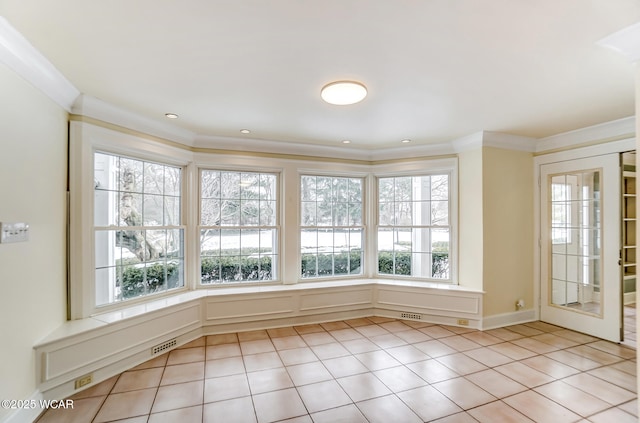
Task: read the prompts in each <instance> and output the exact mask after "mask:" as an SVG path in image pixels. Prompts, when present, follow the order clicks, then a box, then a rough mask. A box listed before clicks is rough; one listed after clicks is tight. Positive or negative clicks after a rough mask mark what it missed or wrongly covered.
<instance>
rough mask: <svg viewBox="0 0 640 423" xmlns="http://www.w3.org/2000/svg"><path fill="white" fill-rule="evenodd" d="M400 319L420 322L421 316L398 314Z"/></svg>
mask: <svg viewBox="0 0 640 423" xmlns="http://www.w3.org/2000/svg"><path fill="white" fill-rule="evenodd" d="M400 318H401V319H412V320H422V315H421V314H416V313H400Z"/></svg>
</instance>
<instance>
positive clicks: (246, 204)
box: [240, 200, 260, 226]
mask: <svg viewBox="0 0 640 423" xmlns="http://www.w3.org/2000/svg"><path fill="white" fill-rule="evenodd" d="M240 204H241V211H240V224H241V225H242V226H258V225H259V224H260V206H259V203H258V201H257V200H243V201H242V202H241V203H240Z"/></svg>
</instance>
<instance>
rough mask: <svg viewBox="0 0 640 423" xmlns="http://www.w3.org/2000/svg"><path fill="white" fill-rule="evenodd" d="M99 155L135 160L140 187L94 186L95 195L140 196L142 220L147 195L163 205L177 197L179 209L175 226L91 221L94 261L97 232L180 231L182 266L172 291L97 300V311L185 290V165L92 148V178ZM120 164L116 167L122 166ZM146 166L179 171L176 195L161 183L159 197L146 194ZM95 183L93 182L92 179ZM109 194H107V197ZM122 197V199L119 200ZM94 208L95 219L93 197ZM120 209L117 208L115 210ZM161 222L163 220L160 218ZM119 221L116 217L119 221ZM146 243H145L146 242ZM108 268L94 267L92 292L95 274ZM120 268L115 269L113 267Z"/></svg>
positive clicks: (147, 263)
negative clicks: (161, 188) (176, 285)
mask: <svg viewBox="0 0 640 423" xmlns="http://www.w3.org/2000/svg"><path fill="white" fill-rule="evenodd" d="M98 155H102V156H109V157H112V158H116V159H118V160H119V161H121V160H123V159H124V160H130V161H136V162H139V163H140V164H141V166H142V169H143V170H142V172H143V173H142V178H143V180H142V182H141V184H140V186H141V189H142V191H140V192H138V191H127V190H124V189H121V188H120V187H119V183H118V185H116V187H115V189H106V190H101V189H99V188H98V186H97V185H96V187H95V188H94V194H95V193H97V192H100V191H102V192H106V193H112V194H113V193H116V194H117V195H118V196H122V195H123V194H124V193H127V192H131V193H133V194H134V196H136V197H139V201H141V202H142V204H140V205H139V206H140V207H139V208H140V209H141V216H142V217H143V218H144V216H145V212H146V211H145V209H146V206H145V201H146V200H147V199H149V198H151V197H150V196H156V195H159V196H160V197H162V200H163V203H164V200H165V199H166V198H170V197H174V198H178V199H179V206H178V210H177V211H178V214H179V217H178V219H177V224H167V223H166V222H164V221H163V222H162V224H159V225H149V224H144V221H143V222H142V224H141V225H134V226H122V225H120V224H119V223H118V224H114V223H113V222H111V223H107V224H105V225H98V224H97V223H96V222H95V220H94V224H93V236H94V240H95V241H96V243H95V244H94V250H93V251H94V254H93V256H94V260H96V256H97V252H98V244H97V242H98V234H100V233H104V232H110V231H117V232H121V231H125V232H127V231H134V232H145V236H146V235H147V234H148V233H149V232H153V231H165V230H166V231H174V230H177V231H180V245H181V256H180V257H179V260H181V261H182V264H181V265H179V269H180V277H181V282H182V285H181V286H178V287H175V288H171V289H166V290H162V291H158V292H151V293H147V294H143V295H137V296H134V297H131V298H120V299H114V300H113V301H110V302H106V303H101V304H97V301H96V305H95V307H96V309H103V308H105V307H109V306H112V305H115V304H121V303H124V302H127V303H128V302H130V301H131V300H134V299H141V298H153V297H155V296H157V295H161V294H164V293H173V292H177V291H179V290H181V289H182V288H184V287H185V285H186V283H187V282H186V278H185V277H184V275H185V272H184V269H185V267H186V257H185V256H186V229H187V228H186V225H184V209H185V204H184V201H183V193H184V175H185V168H184V166H176V165H172V164H166V163H161V162H158V161H157V160H147V159H142V158H139V157H133V156H131V155H128V154H127V155H124V154H114V153H111V152H108V151H104V149H94V152H93V159H94V178H95V171H96V169H95V163H96V159H97V156H98ZM121 165H122V164H121V163H118V164H116V165H115V166H116V167H118V166H121ZM147 165H151V166H154V165H155V166H162V167H163V168H173V169H177V170H179V172H180V173H179V175H180V182H179V186H178V195H173V196H172V195H167V194H166V193H165V192H164V183H163V192H162V194H154V193H150V192H147V191H146V189H145V188H142V187H144V186H145V181H146V177H145V176H144V175H145V169H146V168H147ZM94 181H95V179H94ZM107 195H108V194H107ZM120 198H121V197H120ZM93 206H94V216H95V212H96V210H95V206H96V197H95V196H94V202H93ZM118 209H119V207H118ZM163 220H164V219H163ZM118 221H119V218H118ZM145 242H146V241H145ZM158 261H159V260H149V261H147V260H144V261H142V262H141V263H140V265H143V267H144V268H147V267H148V266H149V264H153V263H154V262H158ZM162 261H164V262H166V261H167V260H166V257H165V260H162ZM166 266H167V263H165V265H164V269H165V270H167V267H166ZM108 267H114V266H100V267H98V266H96V267H95V269H94V270H95V279H96V280H95V289H96V292H97V291H98V277H97V275H98V272H99V271H100V270H101V269H103V268H108ZM117 267H119V266H116V268H117Z"/></svg>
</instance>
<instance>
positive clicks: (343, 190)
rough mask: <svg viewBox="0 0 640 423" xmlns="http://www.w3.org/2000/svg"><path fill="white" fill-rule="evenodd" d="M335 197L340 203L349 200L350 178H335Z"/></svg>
mask: <svg viewBox="0 0 640 423" xmlns="http://www.w3.org/2000/svg"><path fill="white" fill-rule="evenodd" d="M334 181H335V184H334V190H333V198H334V201H336V202H338V203H346V202H348V201H349V180H348V179H346V178H335V179H334Z"/></svg>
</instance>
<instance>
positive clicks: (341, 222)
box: [333, 203, 349, 226]
mask: <svg viewBox="0 0 640 423" xmlns="http://www.w3.org/2000/svg"><path fill="white" fill-rule="evenodd" d="M348 210H349V209H348V205H347V203H336V204H335V205H334V206H333V225H334V226H347V225H348V224H349V212H348Z"/></svg>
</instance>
